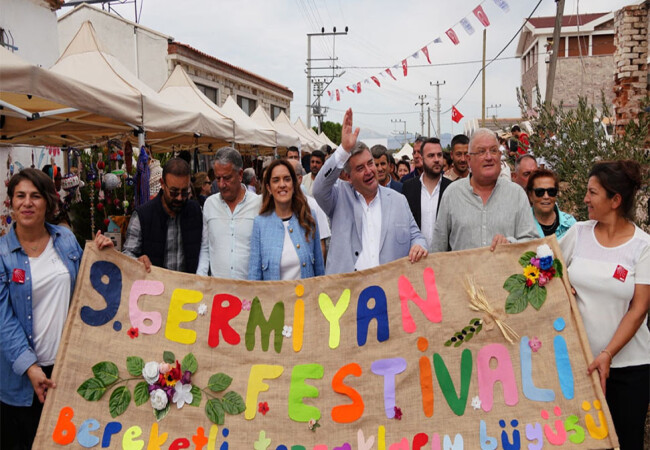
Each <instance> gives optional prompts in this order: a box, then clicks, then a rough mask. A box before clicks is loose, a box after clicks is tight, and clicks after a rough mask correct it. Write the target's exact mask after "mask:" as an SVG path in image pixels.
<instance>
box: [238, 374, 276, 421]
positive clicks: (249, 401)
mask: <svg viewBox="0 0 650 450" xmlns="http://www.w3.org/2000/svg"><path fill="white" fill-rule="evenodd" d="M282 372H284V367H282V366H271V365H268V364H254V365H253V366H252V367H251V372H250V374H249V375H248V390H247V391H246V411H245V412H244V417H245V418H246V420H253V419H254V418H255V413H256V412H257V397H258V395H259V394H260V392H266V391H268V390H269V385H268V384H266V383H265V382H264V380H265V379H266V380H272V379H274V378H277V377H279V376H280V375H282Z"/></svg>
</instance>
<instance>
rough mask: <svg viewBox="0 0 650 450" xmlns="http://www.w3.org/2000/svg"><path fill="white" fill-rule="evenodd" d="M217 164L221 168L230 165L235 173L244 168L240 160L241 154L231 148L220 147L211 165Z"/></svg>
mask: <svg viewBox="0 0 650 450" xmlns="http://www.w3.org/2000/svg"><path fill="white" fill-rule="evenodd" d="M215 164H219V165H221V166H227V165H228V164H232V167H233V169H235V170H236V171H239V170H241V169H242V168H243V167H244V161H243V160H242V158H241V154H240V153H239V152H238V151H237V150H235V149H234V148H232V147H221V148H220V149H219V150H217V154H216V155H214V160H213V161H212V165H213V166H214V165H215Z"/></svg>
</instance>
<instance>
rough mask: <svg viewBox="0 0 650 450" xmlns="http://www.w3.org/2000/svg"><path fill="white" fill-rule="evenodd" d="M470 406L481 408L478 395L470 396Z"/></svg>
mask: <svg viewBox="0 0 650 450" xmlns="http://www.w3.org/2000/svg"><path fill="white" fill-rule="evenodd" d="M472 408H474V409H481V399H480V398H478V395H477V396H476V397H474V398H472Z"/></svg>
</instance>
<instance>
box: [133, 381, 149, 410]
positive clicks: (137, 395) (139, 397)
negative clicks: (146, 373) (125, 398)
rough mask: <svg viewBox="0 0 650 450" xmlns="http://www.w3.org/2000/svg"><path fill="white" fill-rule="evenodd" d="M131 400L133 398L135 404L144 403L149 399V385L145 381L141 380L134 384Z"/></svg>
mask: <svg viewBox="0 0 650 450" xmlns="http://www.w3.org/2000/svg"><path fill="white" fill-rule="evenodd" d="M133 400H135V406H140V405H144V404H145V403H147V402H148V401H149V385H148V384H147V382H146V381H141V382H139V383H138V384H136V385H135V389H134V390H133Z"/></svg>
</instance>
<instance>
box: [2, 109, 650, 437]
mask: <svg viewBox="0 0 650 450" xmlns="http://www.w3.org/2000/svg"><path fill="white" fill-rule="evenodd" d="M517 133H519V134H517ZM358 134H359V129H358V128H356V129H355V128H354V127H353V114H352V111H351V110H348V111H347V112H346V113H345V117H344V120H343V126H342V136H341V145H340V146H339V147H338V148H336V149H331V148H324V149H322V150H320V151H318V150H317V151H314V152H312V153H311V155H310V156H309V161H308V167H309V169H310V172H309V173H305V171H304V167H303V164H302V161H301V159H300V152H299V151H298V149H296V148H289V149H288V151H287V153H286V156H285V157H283V158H282V159H275V160H273V161H272V162H271V163H270V164H269V165H268V166H267V167H266V168H265V170H264V172H263V174H262V175H261V177H260V178H259V181H258V179H257V177H256V174H255V172H254V171H248V172H247V170H245V169H244V167H243V160H242V156H241V154H240V153H239V152H238V151H237V150H236V149H234V148H231V147H224V148H221V149H219V150H218V151H217V153H216V155H215V158H214V161H213V166H212V168H211V170H212V171H213V175H214V178H213V181H211V180H210V178H209V177H208V176H207V174H206V173H199V174H195V175H194V176H192V174H191V170H190V165H189V164H188V163H187V162H186V161H185V160H183V159H180V158H173V159H171V160H170V161H169V162H167V163H166V165H165V167H164V169H163V174H162V180H161V189H160V192H159V193H158V195H157V196H156V197H155V198H153V199H152V200H150V201H149V202H148V203H146V204H144V205H142V206H140V207H138V208H137V209H136V210H135V212H134V213H133V215H132V216H131V220H130V223H129V226H128V230H127V233H126V239H125V242H124V246H123V248H122V252H123V253H124V254H125V255H128V256H131V257H133V258H137V260H138V261H140V262H141V263H142V264H143V265H144V267H145V269H146V270H147V271H150V270H151V266H152V265H153V266H158V267H163V268H166V269H169V270H175V271H182V272H187V273H196V274H198V275H204V276H213V277H219V278H226V279H238V280H296V279H302V278H308V277H314V276H319V275H324V274H337V273H347V272H353V271H359V270H365V269H370V268H372V267H376V266H379V265H381V264H385V263H388V262H391V261H394V260H396V259H399V258H403V257H408V258H409V260H410V261H411V262H413V263H415V262H418V261H420V260H421V259H422V258H425V257H427V255H428V253H430V252H446V251H457V250H464V249H470V248H477V247H489V248H490V249H491V250H495V248H496V247H497V246H499V245H505V244H508V243H514V242H523V241H527V240H531V239H536V238H540V237H544V236H550V235H555V236H556V237H557V238H558V239H559V240H560V247H561V249H562V252H563V255H564V258H565V260H566V263H567V272H568V274H569V278H570V281H571V283H572V285H573V288H574V289H575V295H576V299H577V303H578V306H579V309H580V313H581V314H582V317H583V321H584V323H585V327H586V331H587V335H588V337H589V342H590V345H591V349H592V351H593V361H592V362H591V364H590V365H589V372H590V373H591V372H593V371H597V372H598V374H599V375H600V379H601V383H602V388H603V390H604V391H605V392H606V395H607V400H608V404H609V406H610V410H611V412H612V417H613V420H614V426H615V428H616V431H617V433H618V436H619V439H620V442H621V448H622V449H626V448H641V447H640V446H639V442H642V440H643V433H644V430H643V428H644V421H645V415H646V411H647V407H648V401H649V397H650V383H649V382H648V381H649V379H650V331H649V329H648V327H647V326H646V325H645V322H646V320H647V313H648V307H649V305H650V236H649V235H648V234H646V233H644V232H643V231H642V230H641V229H640V228H639V227H637V226H636V225H634V223H633V222H632V217H631V212H632V206H633V202H634V197H635V194H636V192H637V190H638V189H639V187H640V183H641V173H640V167H639V165H638V164H637V163H635V162H632V161H612V162H598V163H596V164H595V165H594V167H593V169H592V171H591V174H590V178H589V185H588V186H587V195H586V196H585V203H586V205H587V207H588V212H589V220H588V221H585V222H576V220H575V219H574V217H573V216H571V215H570V214H568V213H566V212H563V211H562V210H561V209H560V207H559V205H558V202H557V198H558V194H559V180H558V177H557V176H556V175H555V174H554V173H553V172H552V171H551V170H549V169H548V168H539V167H537V162H536V160H535V158H534V157H533V156H532V155H531V154H530V153H529V144H528V141H527V138H526V137H525V136H522V134H523V133H521V130H519V129H518V127H514V128H513V135H515V136H516V137H517V138H518V139H519V144H518V145H517V146H515V147H513V148H509V147H508V146H507V145H506V144H505V142H504V141H503V140H501V141H500V140H499V138H498V136H497V135H495V133H494V132H492V131H490V130H488V129H479V130H477V131H476V132H474V133H473V134H472V136H471V137H467V136H464V135H457V136H455V137H454V138H453V140H452V141H451V150H450V151H449V152H448V153H447V152H444V151H443V148H442V146H441V143H440V141H439V140H438V139H437V138H428V139H427V138H423V137H420V138H418V139H417V140H416V141H415V143H414V145H413V160H412V162H411V163H409V162H408V161H404V160H399V161H395V160H394V159H393V157H392V155H391V154H390V153H389V152H388V150H387V149H386V148H385V147H384V146H381V145H376V146H373V147H372V148H368V146H366V145H365V144H364V143H363V142H361V141H359V140H358ZM509 157H515V158H516V162H515V164H514V168H513V170H512V172H511V171H510V167H509V166H508V164H507V159H508V158H509ZM506 168H507V170H506ZM215 191H217V192H216V193H215ZM258 192H261V193H258ZM53 193H55V187H54V184H53V183H52V180H51V178H48V176H46V175H45V174H44V173H42V172H39V171H34V170H32V169H25V170H23V171H21V172H20V173H19V174H16V175H14V177H13V178H12V179H11V181H10V182H9V187H8V194H9V199H10V202H11V206H12V209H13V212H14V217H15V222H14V225H13V226H12V227H11V230H10V232H9V233H8V234H7V235H6V236H4V237H2V238H1V239H0V260H1V261H2V263H3V265H4V269H3V270H2V271H0V277H2V281H3V284H2V291H1V292H2V295H1V296H0V325H1V326H2V329H3V332H2V336H3V337H2V346H1V348H2V350H1V353H2V358H1V359H0V362H1V366H0V373H1V374H2V383H1V384H0V400H1V402H2V448H7V449H13V448H22V447H21V445H22V444H18V443H17V442H14V441H11V439H13V437H15V436H18V437H19V439H21V440H23V441H22V442H24V439H26V438H25V436H31V438H32V439H33V435H34V433H35V431H36V425H37V424H38V417H39V414H40V408H41V407H42V405H41V404H42V402H43V400H44V399H45V396H46V393H47V390H48V389H51V388H53V387H54V386H55V384H54V382H53V381H52V380H51V378H50V374H51V366H52V364H53V363H54V359H55V355H56V350H57V347H58V344H59V340H60V336H61V331H62V327H63V323H64V322H65V319H66V315H67V305H68V302H69V300H70V296H71V293H72V290H73V287H74V282H75V278H76V273H77V269H78V265H79V260H80V257H81V249H80V248H79V246H78V245H77V244H76V241H75V240H74V237H73V236H72V233H70V232H69V231H68V230H66V229H64V228H61V227H56V226H52V225H50V224H49V223H48V222H47V221H46V220H49V218H50V217H51V216H52V215H53V214H54V213H55V211H56V208H55V204H54V203H53V202H54V201H55V200H54V199H55V198H56V197H55V196H54V197H52V195H53ZM95 243H96V245H97V246H98V247H99V248H107V247H111V246H112V244H111V243H110V240H108V239H107V238H106V237H104V236H102V235H101V234H98V235H97V236H96V237H95ZM50 260H52V261H54V260H56V261H58V262H57V263H56V264H50V262H49V261H50ZM46 261H47V262H46ZM55 280H56V281H55ZM54 282H56V283H57V286H58V287H57V288H56V289H53V288H51V287H50V286H53V284H52V283H54ZM45 285H47V286H48V287H47V288H45V287H44V286H45ZM26 417H30V419H26ZM21 427H22V428H21ZM16 429H21V430H23V431H24V432H21V433H15V432H10V433H9V432H7V430H16ZM17 439H18V438H17ZM30 442H31V441H30ZM27 445H30V444H27ZM641 445H642V444H641Z"/></svg>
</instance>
